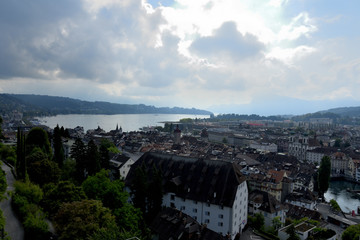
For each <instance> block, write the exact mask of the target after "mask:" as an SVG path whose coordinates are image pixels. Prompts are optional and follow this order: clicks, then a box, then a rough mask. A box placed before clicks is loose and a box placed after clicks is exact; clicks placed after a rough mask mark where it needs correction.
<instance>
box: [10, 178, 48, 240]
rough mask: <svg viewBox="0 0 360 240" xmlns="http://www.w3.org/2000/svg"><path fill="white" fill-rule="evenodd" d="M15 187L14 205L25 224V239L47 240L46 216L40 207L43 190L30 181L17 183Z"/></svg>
mask: <svg viewBox="0 0 360 240" xmlns="http://www.w3.org/2000/svg"><path fill="white" fill-rule="evenodd" d="M14 187H15V193H14V194H13V198H12V205H13V208H14V210H15V212H16V213H17V215H18V216H19V217H20V220H21V221H22V223H23V226H24V230H25V239H46V238H47V235H48V225H47V223H46V221H45V214H44V212H43V211H42V209H41V208H40V207H39V203H40V201H41V200H42V197H43V192H42V190H41V188H40V187H39V186H38V185H35V184H32V183H31V182H30V181H26V182H21V181H17V182H15V184H14Z"/></svg>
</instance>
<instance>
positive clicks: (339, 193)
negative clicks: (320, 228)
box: [325, 181, 360, 212]
mask: <svg viewBox="0 0 360 240" xmlns="http://www.w3.org/2000/svg"><path fill="white" fill-rule="evenodd" d="M348 188H349V189H352V190H354V189H360V185H359V184H355V183H351V182H345V181H331V182H330V187H329V190H328V191H327V192H326V193H325V199H326V201H330V200H331V199H335V200H336V201H337V202H338V204H339V205H340V207H341V209H342V210H343V211H344V212H350V211H351V210H355V212H356V210H357V207H358V206H360V196H359V195H357V194H356V193H350V192H348V191H346V189H348Z"/></svg>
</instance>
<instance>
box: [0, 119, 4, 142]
mask: <svg viewBox="0 0 360 240" xmlns="http://www.w3.org/2000/svg"><path fill="white" fill-rule="evenodd" d="M2 123H3V119H2V117H1V116H0V139H3V138H4V136H3V134H2V127H1V126H2Z"/></svg>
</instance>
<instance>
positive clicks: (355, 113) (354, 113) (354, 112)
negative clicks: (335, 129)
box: [321, 107, 360, 117]
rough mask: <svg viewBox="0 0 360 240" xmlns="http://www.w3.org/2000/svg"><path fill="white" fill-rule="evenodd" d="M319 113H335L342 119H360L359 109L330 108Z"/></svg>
mask: <svg viewBox="0 0 360 240" xmlns="http://www.w3.org/2000/svg"><path fill="white" fill-rule="evenodd" d="M321 112H329V113H335V114H338V115H340V116H342V117H360V107H340V108H332V109H329V110H325V111H321Z"/></svg>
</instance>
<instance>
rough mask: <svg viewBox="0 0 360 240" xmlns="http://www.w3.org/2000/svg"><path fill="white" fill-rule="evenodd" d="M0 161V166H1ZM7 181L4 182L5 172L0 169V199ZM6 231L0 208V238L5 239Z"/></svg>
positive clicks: (2, 196)
mask: <svg viewBox="0 0 360 240" xmlns="http://www.w3.org/2000/svg"><path fill="white" fill-rule="evenodd" d="M1 164H2V163H1V162H0V166H1ZM6 187H7V183H6V175H5V172H4V171H3V170H2V169H0V201H1V200H2V199H3V198H4V194H5V191H6ZM6 236H7V233H6V232H5V218H4V215H3V211H2V210H1V209H0V239H7V237H6Z"/></svg>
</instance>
